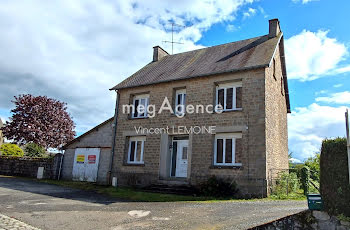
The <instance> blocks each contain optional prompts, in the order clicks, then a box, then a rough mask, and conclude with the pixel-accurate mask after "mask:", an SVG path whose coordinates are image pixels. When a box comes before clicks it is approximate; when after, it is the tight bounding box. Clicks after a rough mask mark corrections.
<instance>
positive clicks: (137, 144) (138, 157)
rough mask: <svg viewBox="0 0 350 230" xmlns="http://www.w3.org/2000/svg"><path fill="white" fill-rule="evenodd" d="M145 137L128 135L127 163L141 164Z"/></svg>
mask: <svg viewBox="0 0 350 230" xmlns="http://www.w3.org/2000/svg"><path fill="white" fill-rule="evenodd" d="M145 141H146V137H130V138H129V149H128V161H127V162H128V163H129V164H143V163H144V162H143V154H144V145H145Z"/></svg>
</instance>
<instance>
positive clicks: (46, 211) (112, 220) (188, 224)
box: [0, 176, 306, 230]
mask: <svg viewBox="0 0 350 230" xmlns="http://www.w3.org/2000/svg"><path fill="white" fill-rule="evenodd" d="M305 209H306V201H249V202H236V201H234V202H230V201H225V202H162V203H147V202H123V201H118V200H116V199H113V198H110V197H107V196H103V195H100V194H96V193H93V192H87V191H81V190H76V189H70V188H64V187H60V186H56V185H49V184H43V183H38V182H35V181H30V180H24V179H18V178H11V177H2V176H0V213H1V214H4V215H6V216H10V217H14V218H16V219H18V220H20V221H22V222H25V223H27V224H29V225H32V226H34V227H37V228H40V229H59V230H62V229H113V230H118V229H247V228H249V227H254V226H256V225H260V224H263V223H266V222H269V221H272V220H275V219H278V218H281V217H284V216H286V215H291V214H294V213H297V212H300V211H302V210H305Z"/></svg>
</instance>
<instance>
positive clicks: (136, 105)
mask: <svg viewBox="0 0 350 230" xmlns="http://www.w3.org/2000/svg"><path fill="white" fill-rule="evenodd" d="M138 106H139V100H135V101H134V110H135V111H134V117H137V116H138V112H137V107H138Z"/></svg>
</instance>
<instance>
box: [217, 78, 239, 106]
mask: <svg viewBox="0 0 350 230" xmlns="http://www.w3.org/2000/svg"><path fill="white" fill-rule="evenodd" d="M216 104H217V105H219V104H220V105H221V106H222V107H223V111H233V110H241V109H242V82H232V83H225V84H219V85H218V86H217V87H216Z"/></svg>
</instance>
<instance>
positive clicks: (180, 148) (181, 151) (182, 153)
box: [174, 140, 188, 177]
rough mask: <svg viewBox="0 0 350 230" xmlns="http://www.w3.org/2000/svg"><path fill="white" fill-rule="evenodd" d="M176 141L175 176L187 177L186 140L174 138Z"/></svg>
mask: <svg viewBox="0 0 350 230" xmlns="http://www.w3.org/2000/svg"><path fill="white" fill-rule="evenodd" d="M174 142H175V141H174ZM176 142H177V154H176V170H175V177H187V165H188V140H176Z"/></svg>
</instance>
